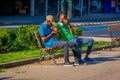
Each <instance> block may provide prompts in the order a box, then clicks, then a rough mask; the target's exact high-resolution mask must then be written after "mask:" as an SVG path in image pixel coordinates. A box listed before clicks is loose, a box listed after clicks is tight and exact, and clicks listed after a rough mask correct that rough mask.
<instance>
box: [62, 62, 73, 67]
mask: <svg viewBox="0 0 120 80" xmlns="http://www.w3.org/2000/svg"><path fill="white" fill-rule="evenodd" d="M64 66H74V65H73V63H70V62H66V63H65V64H64Z"/></svg>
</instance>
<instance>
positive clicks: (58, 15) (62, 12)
mask: <svg viewBox="0 0 120 80" xmlns="http://www.w3.org/2000/svg"><path fill="white" fill-rule="evenodd" d="M61 14H65V12H64V11H61V12H59V13H58V14H57V18H58V20H59V18H60V15H61ZM65 15H66V14H65Z"/></svg>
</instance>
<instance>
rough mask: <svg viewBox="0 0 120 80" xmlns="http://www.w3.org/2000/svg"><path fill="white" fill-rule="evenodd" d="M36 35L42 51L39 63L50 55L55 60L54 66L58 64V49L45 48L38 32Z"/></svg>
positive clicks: (35, 32)
mask: <svg viewBox="0 0 120 80" xmlns="http://www.w3.org/2000/svg"><path fill="white" fill-rule="evenodd" d="M34 34H35V37H36V40H37V44H38V47H39V49H40V59H39V62H41V61H42V60H43V59H44V58H45V54H46V53H48V54H49V55H50V58H52V59H53V62H54V64H56V61H55V51H56V49H55V48H45V47H44V45H43V42H42V40H41V37H40V35H39V33H38V31H34Z"/></svg>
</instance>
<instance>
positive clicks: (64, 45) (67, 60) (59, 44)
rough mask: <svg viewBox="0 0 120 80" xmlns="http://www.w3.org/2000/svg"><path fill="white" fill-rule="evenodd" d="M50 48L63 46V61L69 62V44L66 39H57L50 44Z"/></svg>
mask: <svg viewBox="0 0 120 80" xmlns="http://www.w3.org/2000/svg"><path fill="white" fill-rule="evenodd" d="M52 48H61V49H62V48H63V49H64V63H66V62H69V51H68V48H69V45H68V42H66V41H58V42H56V43H54V44H53V45H52Z"/></svg>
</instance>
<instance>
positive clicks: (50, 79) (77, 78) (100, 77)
mask: <svg viewBox="0 0 120 80" xmlns="http://www.w3.org/2000/svg"><path fill="white" fill-rule="evenodd" d="M82 57H84V54H83V55H82ZM91 57H92V58H93V59H94V60H95V61H94V62H88V65H80V66H75V67H65V66H63V65H52V64H51V61H45V62H43V63H42V64H41V65H39V64H38V63H34V64H29V65H25V66H20V67H14V68H9V69H6V70H5V72H3V73H0V80H120V47H119V48H114V49H113V50H112V51H109V50H104V51H96V52H92V54H91ZM70 60H71V61H74V60H73V57H70ZM57 62H59V63H58V64H62V63H63V58H59V59H57ZM44 63H45V64H44ZM46 64H47V65H46Z"/></svg>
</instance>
